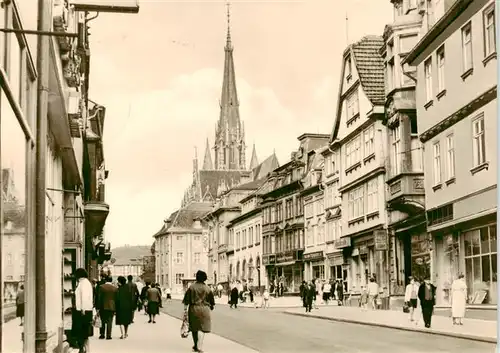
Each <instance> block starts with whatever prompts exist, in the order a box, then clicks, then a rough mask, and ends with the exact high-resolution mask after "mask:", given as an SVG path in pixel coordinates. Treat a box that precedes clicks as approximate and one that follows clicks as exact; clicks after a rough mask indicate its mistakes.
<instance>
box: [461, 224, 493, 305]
mask: <svg viewBox="0 0 500 353" xmlns="http://www.w3.org/2000/svg"><path fill="white" fill-rule="evenodd" d="M496 246H497V229H496V225H491V226H486V227H482V228H480V229H475V230H472V231H469V232H466V233H464V248H465V249H464V257H465V280H466V282H467V291H468V293H467V294H468V300H469V304H497V247H496Z"/></svg>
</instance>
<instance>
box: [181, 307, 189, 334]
mask: <svg viewBox="0 0 500 353" xmlns="http://www.w3.org/2000/svg"><path fill="white" fill-rule="evenodd" d="M188 336H189V323H188V314H187V313H186V312H185V313H184V316H183V317H182V324H181V337H182V338H187V337H188Z"/></svg>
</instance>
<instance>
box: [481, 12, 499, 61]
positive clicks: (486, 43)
mask: <svg viewBox="0 0 500 353" xmlns="http://www.w3.org/2000/svg"><path fill="white" fill-rule="evenodd" d="M491 14H493V17H492V18H493V22H492V23H491V26H493V31H492V32H491V34H492V35H493V41H492V43H493V50H492V48H490V45H489V43H490V41H489V39H490V38H489V35H488V34H489V32H488V27H489V26H488V23H487V19H488V16H489V15H491ZM496 36H497V34H496V18H495V3H492V4H491V5H489V6H488V7H487V8H486V9H485V10H484V11H483V44H484V57H485V58H486V57H488V56H490V55H492V54H494V53H496V51H497V44H496V39H497V38H496Z"/></svg>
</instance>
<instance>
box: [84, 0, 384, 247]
mask: <svg viewBox="0 0 500 353" xmlns="http://www.w3.org/2000/svg"><path fill="white" fill-rule="evenodd" d="M128 1H130V0H128ZM346 4H348V8H347V7H346ZM140 5H141V9H140V13H139V14H138V15H121V14H101V15H100V16H99V17H98V18H97V19H96V20H94V21H93V22H92V23H91V33H92V35H91V37H90V41H91V60H92V63H91V82H90V87H91V98H92V99H93V100H94V101H96V102H98V103H100V104H102V105H105V106H106V108H107V112H106V122H105V129H104V140H105V145H104V148H105V157H106V168H107V169H108V170H109V171H110V173H109V178H108V180H107V184H106V198H107V200H108V202H109V204H110V207H111V212H110V214H109V217H108V220H107V223H106V237H107V239H108V240H109V241H111V243H112V246H118V245H122V244H151V243H152V241H153V239H152V235H153V234H154V233H155V232H156V231H158V230H159V229H160V228H161V226H162V224H163V219H165V217H167V216H168V215H169V214H170V213H171V212H173V211H174V210H175V209H176V208H178V207H179V206H180V203H181V199H182V196H183V191H184V189H185V188H186V187H187V186H188V185H189V183H190V182H191V180H192V179H191V178H192V159H193V156H194V151H195V146H196V147H198V157H199V158H200V165H201V163H202V160H203V154H204V147H205V139H206V138H207V137H208V138H209V141H210V143H211V144H212V143H213V138H214V129H215V124H216V122H217V119H218V116H219V105H218V101H219V98H220V92H221V85H222V69H223V60H224V44H225V38H226V12H225V11H226V9H225V4H224V2H215V1H197V2H194V1H161V0H157V1H145V0H143V1H141V2H140ZM346 10H347V12H348V14H349V21H348V22H349V25H348V29H349V30H348V36H346V27H347V26H346V19H345V18H346ZM231 18H232V20H231V28H232V29H231V33H232V38H233V44H234V60H235V67H236V76H237V86H238V91H239V92H238V93H239V97H240V115H241V118H242V119H243V121H244V122H245V128H246V140H247V141H246V143H247V145H248V149H247V160H248V161H249V160H250V154H251V149H252V145H253V143H254V142H255V144H256V147H257V154H258V157H259V161H261V160H262V159H263V158H265V157H266V156H268V155H270V154H271V153H272V152H273V149H275V150H276V153H277V156H278V159H279V161H280V163H284V162H286V160H287V159H288V158H289V156H290V152H291V151H292V150H294V149H296V148H297V144H298V141H297V136H299V135H300V134H302V133H304V132H313V133H317V132H320V133H330V130H331V127H332V124H333V118H334V111H335V105H336V101H337V94H338V78H339V75H340V63H341V56H342V52H343V50H344V48H345V46H346V44H347V37H348V39H349V41H350V42H352V41H355V40H357V39H359V38H361V37H362V36H363V35H367V34H382V31H383V28H384V25H385V24H387V23H390V22H391V21H392V7H391V3H390V1H389V0H348V1H345V0H324V1H320V0H318V1H315V0H307V1H302V2H291V1H287V2H285V1H245V2H243V1H234V2H233V3H232V6H231Z"/></svg>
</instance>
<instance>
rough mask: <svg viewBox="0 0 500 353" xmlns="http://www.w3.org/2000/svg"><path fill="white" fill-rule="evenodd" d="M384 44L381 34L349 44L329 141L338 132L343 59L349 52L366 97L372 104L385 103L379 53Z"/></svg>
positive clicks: (331, 140)
mask: <svg viewBox="0 0 500 353" xmlns="http://www.w3.org/2000/svg"><path fill="white" fill-rule="evenodd" d="M383 45H384V39H383V38H382V37H381V36H374V35H370V36H365V37H363V38H361V39H360V40H359V41H358V42H356V43H353V44H351V45H349V46H348V47H347V48H346V49H345V51H344V55H343V60H342V66H341V69H340V71H341V73H342V74H341V79H340V85H339V95H338V101H337V116H336V118H335V123H334V125H333V130H332V134H331V135H330V143H332V142H334V141H335V140H336V138H337V134H338V132H339V126H340V120H341V118H342V93H343V92H342V91H343V84H344V74H345V61H346V58H347V56H348V55H349V54H351V56H352V58H353V62H354V65H355V67H356V71H357V72H358V76H359V82H360V84H361V87H362V88H363V92H364V93H365V95H366V98H368V100H369V101H370V102H371V103H372V104H373V105H384V103H385V79H384V59H383V58H382V56H381V55H380V48H381V47H382V46H383Z"/></svg>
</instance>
